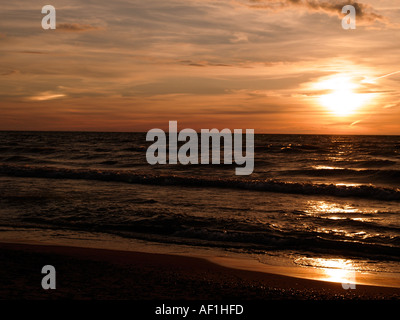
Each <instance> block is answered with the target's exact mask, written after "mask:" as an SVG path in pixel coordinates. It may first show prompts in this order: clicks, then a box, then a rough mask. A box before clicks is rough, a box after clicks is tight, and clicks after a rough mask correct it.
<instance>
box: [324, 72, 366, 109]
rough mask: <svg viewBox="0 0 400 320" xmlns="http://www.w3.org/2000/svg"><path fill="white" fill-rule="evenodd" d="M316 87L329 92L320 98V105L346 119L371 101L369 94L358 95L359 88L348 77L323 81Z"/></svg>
mask: <svg viewBox="0 0 400 320" xmlns="http://www.w3.org/2000/svg"><path fill="white" fill-rule="evenodd" d="M316 87H317V88H318V89H322V90H327V91H328V92H329V93H327V94H324V95H321V96H319V103H320V104H321V105H322V106H323V107H325V108H327V109H328V110H329V111H331V112H332V113H333V114H334V115H336V116H342V117H344V116H349V115H352V114H354V113H356V112H357V111H358V110H359V109H360V108H361V107H363V106H364V105H365V104H366V102H367V101H368V99H369V96H368V94H363V93H357V92H356V89H357V88H358V87H359V86H358V85H357V84H356V83H354V82H353V81H352V80H351V79H350V78H346V77H334V78H331V79H328V80H325V81H321V82H319V83H318V84H317V85H316Z"/></svg>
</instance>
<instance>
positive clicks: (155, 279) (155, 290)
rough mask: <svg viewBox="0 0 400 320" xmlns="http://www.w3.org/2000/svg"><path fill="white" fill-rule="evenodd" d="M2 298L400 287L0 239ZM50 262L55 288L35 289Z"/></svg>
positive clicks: (397, 291)
mask: <svg viewBox="0 0 400 320" xmlns="http://www.w3.org/2000/svg"><path fill="white" fill-rule="evenodd" d="M0 261H1V262H0V264H1V265H0V283H1V284H2V285H1V287H0V299H11V300H14V299H52V300H53V299H74V300H88V299H89V300H91V299H96V300H98V299H102V300H110V299H112V300H247V301H250V300H354V299H355V300H371V299H373V300H382V299H385V300H392V299H399V297H400V288H388V287H378V286H365V285H357V288H356V290H344V289H343V288H342V286H341V284H340V283H331V282H325V281H316V280H307V279H299V278H295V277H288V276H282V275H276V274H271V273H264V272H255V271H247V270H239V269H234V268H228V267H226V266H221V265H218V264H215V263H212V262H210V261H207V260H205V259H201V258H196V257H186V256H180V255H168V254H154V253H143V252H132V251H118V250H108V249H93V248H82V247H69V246H55V245H36V244H35V245H31V244H14V243H0ZM44 265H53V266H54V267H55V268H56V271H57V288H56V290H44V289H42V287H41V279H42V277H43V275H42V274H41V268H42V267H43V266H44Z"/></svg>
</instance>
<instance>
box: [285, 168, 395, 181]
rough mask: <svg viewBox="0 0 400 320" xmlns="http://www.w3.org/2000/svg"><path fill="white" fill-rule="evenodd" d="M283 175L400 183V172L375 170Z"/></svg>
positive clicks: (305, 172) (286, 173)
mask: <svg viewBox="0 0 400 320" xmlns="http://www.w3.org/2000/svg"><path fill="white" fill-rule="evenodd" d="M280 174H282V175H289V176H294V175H302V176H311V177H338V176H340V177H342V178H344V177H349V178H352V177H359V178H363V177H364V178H369V179H370V180H371V181H376V180H380V181H388V182H398V181H399V179H400V170H394V169H393V170H387V169H384V170H377V169H376V170H375V169H304V170H289V171H282V172H280Z"/></svg>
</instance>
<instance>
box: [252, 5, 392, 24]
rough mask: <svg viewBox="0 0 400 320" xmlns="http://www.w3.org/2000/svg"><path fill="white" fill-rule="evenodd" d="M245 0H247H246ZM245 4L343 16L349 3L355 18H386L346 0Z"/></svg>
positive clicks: (366, 20)
mask: <svg viewBox="0 0 400 320" xmlns="http://www.w3.org/2000/svg"><path fill="white" fill-rule="evenodd" d="M246 2H247V1H246ZM248 2H250V3H248V4H247V5H248V6H249V7H251V8H256V9H270V10H282V9H286V8H291V7H303V8H306V9H307V10H309V11H311V12H324V13H326V14H329V15H337V16H339V17H343V16H344V15H343V13H342V8H343V7H344V6H346V5H349V4H351V5H352V6H354V7H355V9H356V12H357V20H359V21H363V22H368V23H373V22H375V21H381V22H385V21H386V18H385V17H383V16H382V15H380V14H378V13H375V12H374V9H373V8H372V7H371V6H370V5H368V4H364V3H359V2H353V3H349V1H347V0H336V1H335V0H333V1H319V0H249V1H248Z"/></svg>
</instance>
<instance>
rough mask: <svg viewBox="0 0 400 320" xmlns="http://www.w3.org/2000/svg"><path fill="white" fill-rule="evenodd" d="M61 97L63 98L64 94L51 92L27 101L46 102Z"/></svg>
mask: <svg viewBox="0 0 400 320" xmlns="http://www.w3.org/2000/svg"><path fill="white" fill-rule="evenodd" d="M63 97H65V94H61V93H53V92H42V93H40V94H39V95H36V96H33V97H30V98H29V100H33V101H47V100H54V99H58V98H63Z"/></svg>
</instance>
